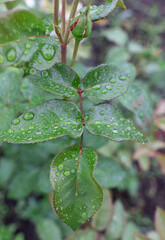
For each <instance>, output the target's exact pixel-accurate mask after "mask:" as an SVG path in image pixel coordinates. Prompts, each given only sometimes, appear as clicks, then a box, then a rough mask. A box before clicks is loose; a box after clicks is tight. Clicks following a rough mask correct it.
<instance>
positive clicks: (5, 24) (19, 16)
mask: <svg viewBox="0 0 165 240" xmlns="http://www.w3.org/2000/svg"><path fill="white" fill-rule="evenodd" d="M0 29H1V32H0V44H4V43H7V42H12V41H15V40H18V39H24V38H27V37H31V36H44V35H45V31H46V26H45V24H44V22H43V21H42V20H41V19H40V18H38V17H37V16H35V15H34V14H33V13H31V12H29V11H27V10H14V11H8V12H5V13H3V14H1V17H0Z"/></svg>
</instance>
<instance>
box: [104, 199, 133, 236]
mask: <svg viewBox="0 0 165 240" xmlns="http://www.w3.org/2000/svg"><path fill="white" fill-rule="evenodd" d="M125 215H126V214H125V211H124V207H123V204H122V203H121V202H120V201H116V202H115V205H114V214H113V217H112V221H111V223H110V225H109V227H108V228H107V232H106V235H107V237H108V240H118V239H120V237H121V236H122V233H123V231H124V227H125V222H126V216H125ZM132 240H133V239H132Z"/></svg>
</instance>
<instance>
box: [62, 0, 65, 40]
mask: <svg viewBox="0 0 165 240" xmlns="http://www.w3.org/2000/svg"><path fill="white" fill-rule="evenodd" d="M65 12H66V0H62V36H64V34H65Z"/></svg>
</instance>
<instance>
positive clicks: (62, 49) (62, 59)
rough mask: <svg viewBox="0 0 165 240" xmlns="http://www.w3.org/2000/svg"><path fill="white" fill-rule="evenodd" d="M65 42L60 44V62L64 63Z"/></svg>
mask: <svg viewBox="0 0 165 240" xmlns="http://www.w3.org/2000/svg"><path fill="white" fill-rule="evenodd" d="M66 51H67V44H61V62H62V63H64V64H66Z"/></svg>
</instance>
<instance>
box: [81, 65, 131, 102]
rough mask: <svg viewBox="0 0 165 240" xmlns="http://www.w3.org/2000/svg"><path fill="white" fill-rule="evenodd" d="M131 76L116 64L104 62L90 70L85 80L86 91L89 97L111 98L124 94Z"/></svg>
mask: <svg viewBox="0 0 165 240" xmlns="http://www.w3.org/2000/svg"><path fill="white" fill-rule="evenodd" d="M129 81H130V76H129V75H127V74H126V73H124V72H123V71H122V70H121V69H120V68H118V67H117V66H116V65H114V64H109V65H107V64H103V65H100V66H98V67H96V68H94V69H93V70H91V71H89V72H88V73H87V74H86V76H85V78H84V81H83V86H84V93H85V94H86V95H87V96H89V97H95V98H99V99H102V100H111V99H113V98H116V97H118V96H121V95H123V94H124V93H125V92H126V91H127V88H128V84H129Z"/></svg>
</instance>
